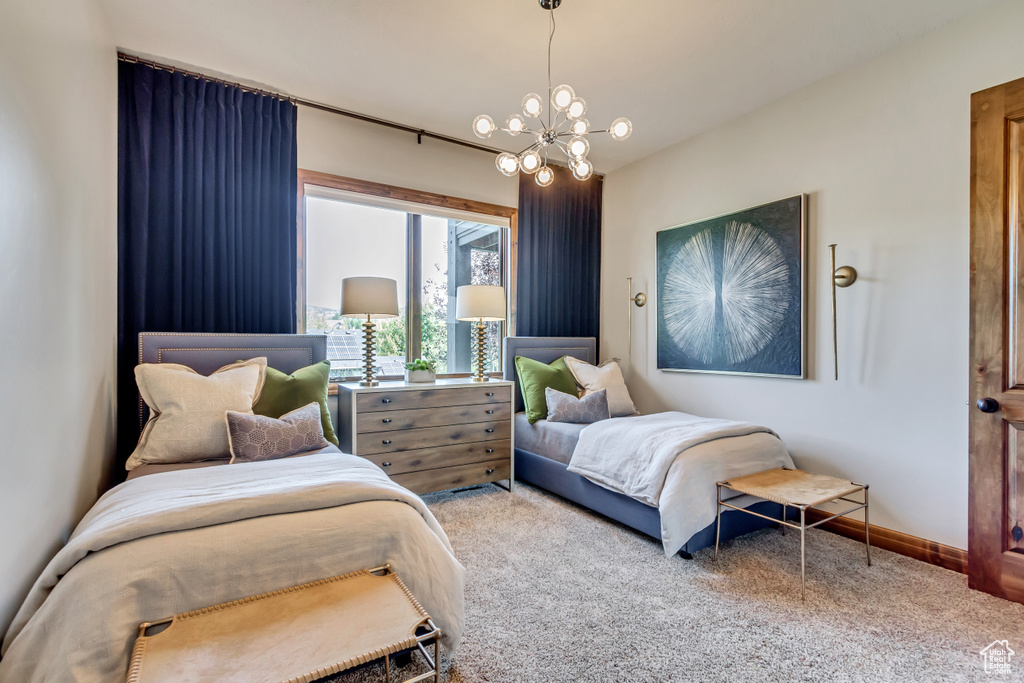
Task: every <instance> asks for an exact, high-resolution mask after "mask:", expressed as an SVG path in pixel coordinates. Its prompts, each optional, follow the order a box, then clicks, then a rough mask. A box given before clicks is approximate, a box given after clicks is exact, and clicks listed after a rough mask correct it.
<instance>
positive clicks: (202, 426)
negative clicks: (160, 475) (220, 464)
mask: <svg viewBox="0 0 1024 683" xmlns="http://www.w3.org/2000/svg"><path fill="white" fill-rule="evenodd" d="M266 372H267V359H266V358H250V359H249V360H246V361H242V362H239V363H231V364H230V365H225V366H224V367H222V368H220V369H219V370H217V371H215V372H213V373H212V374H211V375H210V376H209V377H207V376H204V375H200V374H199V373H198V372H196V371H195V370H193V369H192V368H190V367H186V366H184V365H177V364H175V363H142V364H139V365H137V366H135V381H136V382H137V383H138V385H139V392H140V393H141V394H142V400H143V401H145V402H146V405H147V406H149V411H150V418H149V422H147V423H146V427H145V429H143V430H142V436H140V437H139V443H138V445H137V446H135V451H134V452H133V453H132V455H131V457H130V458H128V462H127V463H126V464H125V467H126V468H127V469H129V470H131V469H134V468H136V467H138V466H139V465H145V464H150V463H174V462H194V461H197V460H209V459H211V458H226V457H228V456H229V455H230V444H229V443H228V428H227V425H226V424H225V422H224V416H225V414H226V413H227V411H229V410H233V411H235V412H238V413H248V414H252V406H253V404H254V403H255V402H256V400H257V399H258V398H259V397H260V391H261V390H262V389H263V380H264V378H265V377H266Z"/></svg>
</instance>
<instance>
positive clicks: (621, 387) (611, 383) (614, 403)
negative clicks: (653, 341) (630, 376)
mask: <svg viewBox="0 0 1024 683" xmlns="http://www.w3.org/2000/svg"><path fill="white" fill-rule="evenodd" d="M565 363H566V365H568V366H569V371H570V372H571V373H572V376H573V377H575V378H576V381H577V382H579V383H580V386H582V387H583V389H584V392H583V395H584V396H586V395H587V394H590V393H593V392H595V391H598V390H599V389H605V390H606V391H607V392H608V410H609V411H610V412H611V416H612V417H623V416H625V415H636V412H637V411H636V406H634V405H633V399H631V398H630V397H629V389H627V388H626V381H625V380H624V379H622V370H621V369H620V368H619V364H618V363H616V362H615V361H613V360H610V361H605V362H604V363H601V365H600V366H596V365H591V364H590V363H585V362H583V361H581V360H579V359H578V358H572V357H569V356H566V358H565Z"/></svg>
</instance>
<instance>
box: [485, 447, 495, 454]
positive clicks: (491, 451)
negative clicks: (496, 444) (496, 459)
mask: <svg viewBox="0 0 1024 683" xmlns="http://www.w3.org/2000/svg"><path fill="white" fill-rule="evenodd" d="M493 452H494V449H493V448H488V449H487V450H486V451H484V453H493Z"/></svg>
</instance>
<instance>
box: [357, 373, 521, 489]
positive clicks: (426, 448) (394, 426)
mask: <svg viewBox="0 0 1024 683" xmlns="http://www.w3.org/2000/svg"><path fill="white" fill-rule="evenodd" d="M512 413H513V411H512V382H507V381H504V380H492V381H490V382H486V383H485V382H472V381H470V380H468V379H462V378H459V379H439V380H437V382H436V383H434V384H409V383H406V382H381V383H380V385H378V386H375V387H361V386H359V385H357V384H355V383H343V384H339V385H338V414H339V420H338V421H339V423H340V424H339V425H338V427H339V433H338V439H339V441H340V442H341V450H343V451H345V452H347V453H353V454H355V455H361V456H363V457H364V458H366V459H367V460H370V461H372V462H374V463H375V464H377V465H378V466H379V467H381V468H382V469H383V470H384V471H385V472H387V473H388V476H390V477H391V479H392V480H394V481H395V482H397V483H399V484H401V485H402V486H404V487H406V488H407V489H409V490H411V491H413V492H415V493H427V492H429V491H443V490H445V489H453V488H458V487H460V486H473V485H476V484H483V483H486V482H491V481H501V480H503V479H507V480H508V483H509V490H510V491H511V490H512V485H513V482H514V479H515V473H514V472H513V470H512Z"/></svg>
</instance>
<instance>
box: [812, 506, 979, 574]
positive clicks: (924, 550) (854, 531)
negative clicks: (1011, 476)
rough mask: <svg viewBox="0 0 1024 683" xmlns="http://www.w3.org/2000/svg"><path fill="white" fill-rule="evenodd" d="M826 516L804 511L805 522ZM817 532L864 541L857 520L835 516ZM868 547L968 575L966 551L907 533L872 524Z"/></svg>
mask: <svg viewBox="0 0 1024 683" xmlns="http://www.w3.org/2000/svg"><path fill="white" fill-rule="evenodd" d="M826 517H828V513H826V512H822V511H821V510H815V509H813V508H811V509H809V510H808V511H807V521H808V522H817V521H818V520H821V519H825V518H826ZM819 528H820V529H825V530H826V531H831V532H832V533H835V534H839V535H840V536H846V537H847V538H852V539H854V540H856V541H860V542H862V543H863V542H864V522H862V521H860V520H859V519H850V518H848V517H838V518H836V519H833V520H831V521H829V522H825V523H824V524H822V525H821V526H820V527H819ZM871 545H872V547H875V548H884V549H885V550H891V551H892V552H894V553H899V554H900V555H906V556H907V557H912V558H914V559H915V560H921V561H922V562H927V563H928V564H934V565H938V566H939V567H944V568H946V569H952V570H953V571H955V572H960V573H961V574H966V573H967V551H966V550H961V549H960V548H954V547H952V546H948V545H943V544H941V543H936V542H935V541H929V540H926V539H924V538H919V537H917V536H911V535H910V534H904V533H902V532H899V531H893V530H892V529H886V528H885V527H881V526H875V525H874V524H872V525H871Z"/></svg>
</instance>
